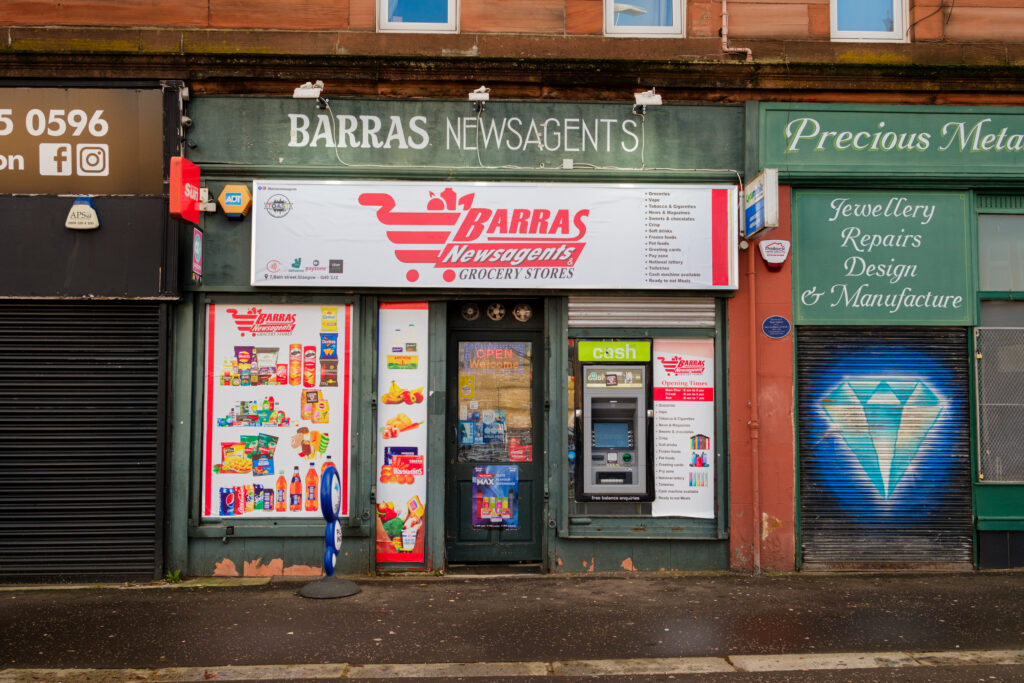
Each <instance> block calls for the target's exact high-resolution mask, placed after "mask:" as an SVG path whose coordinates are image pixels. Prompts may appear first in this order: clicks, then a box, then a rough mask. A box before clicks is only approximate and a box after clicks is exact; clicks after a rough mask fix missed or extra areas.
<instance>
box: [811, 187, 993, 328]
mask: <svg viewBox="0 0 1024 683" xmlns="http://www.w3.org/2000/svg"><path fill="white" fill-rule="evenodd" d="M968 239H969V230H968V214H967V196H966V195H965V194H963V193H953V192H899V191H892V192H877V191H850V192H843V191H841V190H827V191H825V190H806V191H799V192H797V193H795V196H794V211H793V244H794V246H793V258H794V267H793V284H794V290H795V291H794V296H795V300H796V316H795V317H796V323H797V324H802V325H971V324H973V322H974V320H973V305H972V298H971V295H970V294H971V286H970V272H971V271H970V265H969V263H970V262H969V259H970V254H971V249H970V244H969V242H968Z"/></svg>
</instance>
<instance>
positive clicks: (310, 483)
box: [306, 461, 320, 512]
mask: <svg viewBox="0 0 1024 683" xmlns="http://www.w3.org/2000/svg"><path fill="white" fill-rule="evenodd" d="M319 483H320V477H319V475H317V473H316V463H315V462H312V461H310V463H309V469H308V470H307V471H306V512H316V511H317V508H318V505H317V501H318V500H319V498H318V497H317V495H316V493H317V488H319V486H318V484H319Z"/></svg>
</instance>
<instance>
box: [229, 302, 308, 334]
mask: <svg viewBox="0 0 1024 683" xmlns="http://www.w3.org/2000/svg"><path fill="white" fill-rule="evenodd" d="M225 310H227V312H228V313H230V314H231V317H232V319H233V320H234V321H235V326H236V327H238V331H239V332H240V333H241V335H242V336H243V337H244V336H245V335H246V333H248V334H251V335H253V336H256V335H257V334H291V333H292V332H294V331H295V314H294V313H264V312H263V309H262V308H256V307H255V306H253V307H252V308H250V309H249V310H248V311H246V312H245V313H239V312H238V309H235V308H228V309H225Z"/></svg>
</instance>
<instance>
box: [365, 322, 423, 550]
mask: <svg viewBox="0 0 1024 683" xmlns="http://www.w3.org/2000/svg"><path fill="white" fill-rule="evenodd" d="M378 316H379V317H378V330H379V335H380V336H379V339H378V344H377V345H378V349H377V406H378V407H377V501H378V502H377V520H376V537H377V541H376V543H377V546H376V554H377V562H402V563H421V562H423V558H424V546H425V543H426V523H425V522H426V513H427V510H426V502H427V470H426V461H427V427H426V424H427V393H426V391H427V389H426V387H427V360H428V358H429V356H428V355H427V331H428V326H429V316H428V308H427V303H426V302H401V303H382V304H381V305H380V309H379V312H378Z"/></svg>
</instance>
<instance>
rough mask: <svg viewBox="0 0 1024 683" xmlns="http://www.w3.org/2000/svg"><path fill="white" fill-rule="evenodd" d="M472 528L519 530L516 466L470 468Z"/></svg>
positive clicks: (517, 468)
mask: <svg viewBox="0 0 1024 683" xmlns="http://www.w3.org/2000/svg"><path fill="white" fill-rule="evenodd" d="M472 496H473V528H474V529H518V528H519V466H518V465H477V466H476V467H474V468H473V491H472Z"/></svg>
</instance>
